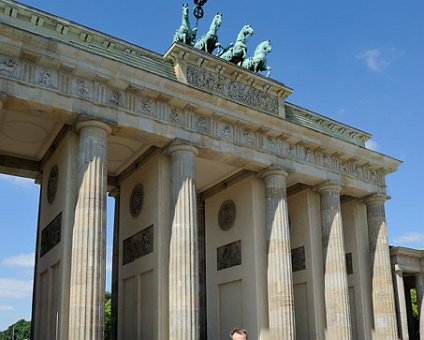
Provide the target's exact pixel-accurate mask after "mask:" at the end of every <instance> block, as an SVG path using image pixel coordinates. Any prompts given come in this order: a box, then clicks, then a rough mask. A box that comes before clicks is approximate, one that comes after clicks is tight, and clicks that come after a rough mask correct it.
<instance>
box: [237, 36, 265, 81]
mask: <svg viewBox="0 0 424 340" xmlns="http://www.w3.org/2000/svg"><path fill="white" fill-rule="evenodd" d="M271 51H272V46H271V40H265V41H263V42H261V43H260V44H259V45H258V46H257V47H256V50H255V53H254V55H253V57H250V58H247V59H245V60H244V61H243V62H242V64H241V66H242V67H244V68H247V69H248V70H250V71H253V72H259V71H268V73H267V74H266V76H267V77H269V75H270V74H271V67H270V66H267V64H266V55H267V54H268V53H269V52H271Z"/></svg>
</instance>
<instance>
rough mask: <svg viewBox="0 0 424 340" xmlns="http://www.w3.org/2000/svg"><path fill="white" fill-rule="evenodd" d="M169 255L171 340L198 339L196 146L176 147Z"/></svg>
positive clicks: (174, 151)
mask: <svg viewBox="0 0 424 340" xmlns="http://www.w3.org/2000/svg"><path fill="white" fill-rule="evenodd" d="M169 153H170V155H171V209H172V211H171V216H172V225H171V239H170V253H169V339H175V340H180V339H184V340H194V339H199V296H198V294H199V272H198V270H199V268H198V267H199V265H198V261H199V259H198V250H197V216H196V212H197V210H196V184H195V178H196V167H195V166H196V164H195V162H196V154H197V151H196V149H195V148H194V147H192V146H188V145H173V146H171V147H170V149H169Z"/></svg>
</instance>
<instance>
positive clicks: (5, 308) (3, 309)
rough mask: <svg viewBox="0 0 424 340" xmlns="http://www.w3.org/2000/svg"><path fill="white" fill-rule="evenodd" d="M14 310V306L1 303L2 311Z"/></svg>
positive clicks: (0, 308)
mask: <svg viewBox="0 0 424 340" xmlns="http://www.w3.org/2000/svg"><path fill="white" fill-rule="evenodd" d="M12 310H15V308H13V306H6V305H0V312H10V311H12Z"/></svg>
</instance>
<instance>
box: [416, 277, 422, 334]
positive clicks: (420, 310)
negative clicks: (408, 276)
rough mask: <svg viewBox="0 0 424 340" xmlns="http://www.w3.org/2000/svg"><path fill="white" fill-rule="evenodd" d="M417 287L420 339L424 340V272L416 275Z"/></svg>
mask: <svg viewBox="0 0 424 340" xmlns="http://www.w3.org/2000/svg"><path fill="white" fill-rule="evenodd" d="M415 287H416V290H417V307H418V317H419V320H420V339H421V340H424V299H423V298H424V273H423V272H421V273H418V274H417V275H416V276H415Z"/></svg>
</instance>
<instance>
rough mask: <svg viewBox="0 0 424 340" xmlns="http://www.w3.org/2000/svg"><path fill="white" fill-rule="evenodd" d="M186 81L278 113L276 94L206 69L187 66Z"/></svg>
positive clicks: (256, 107) (252, 105)
mask: <svg viewBox="0 0 424 340" xmlns="http://www.w3.org/2000/svg"><path fill="white" fill-rule="evenodd" d="M187 81H188V83H189V84H190V85H193V86H195V87H198V88H200V89H204V90H207V91H210V92H213V93H215V94H218V95H221V96H223V97H226V98H229V99H232V100H234V101H237V102H240V103H242V104H245V105H248V106H251V107H253V108H255V109H258V110H261V111H265V112H268V113H270V114H273V115H278V98H277V96H274V95H271V94H269V93H266V92H265V91H262V90H259V89H256V88H253V87H250V86H247V85H245V84H243V83H240V82H237V81H233V80H231V79H229V78H226V77H224V76H222V75H219V74H216V73H213V72H210V71H208V70H205V69H202V68H198V67H195V66H193V65H188V66H187Z"/></svg>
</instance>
